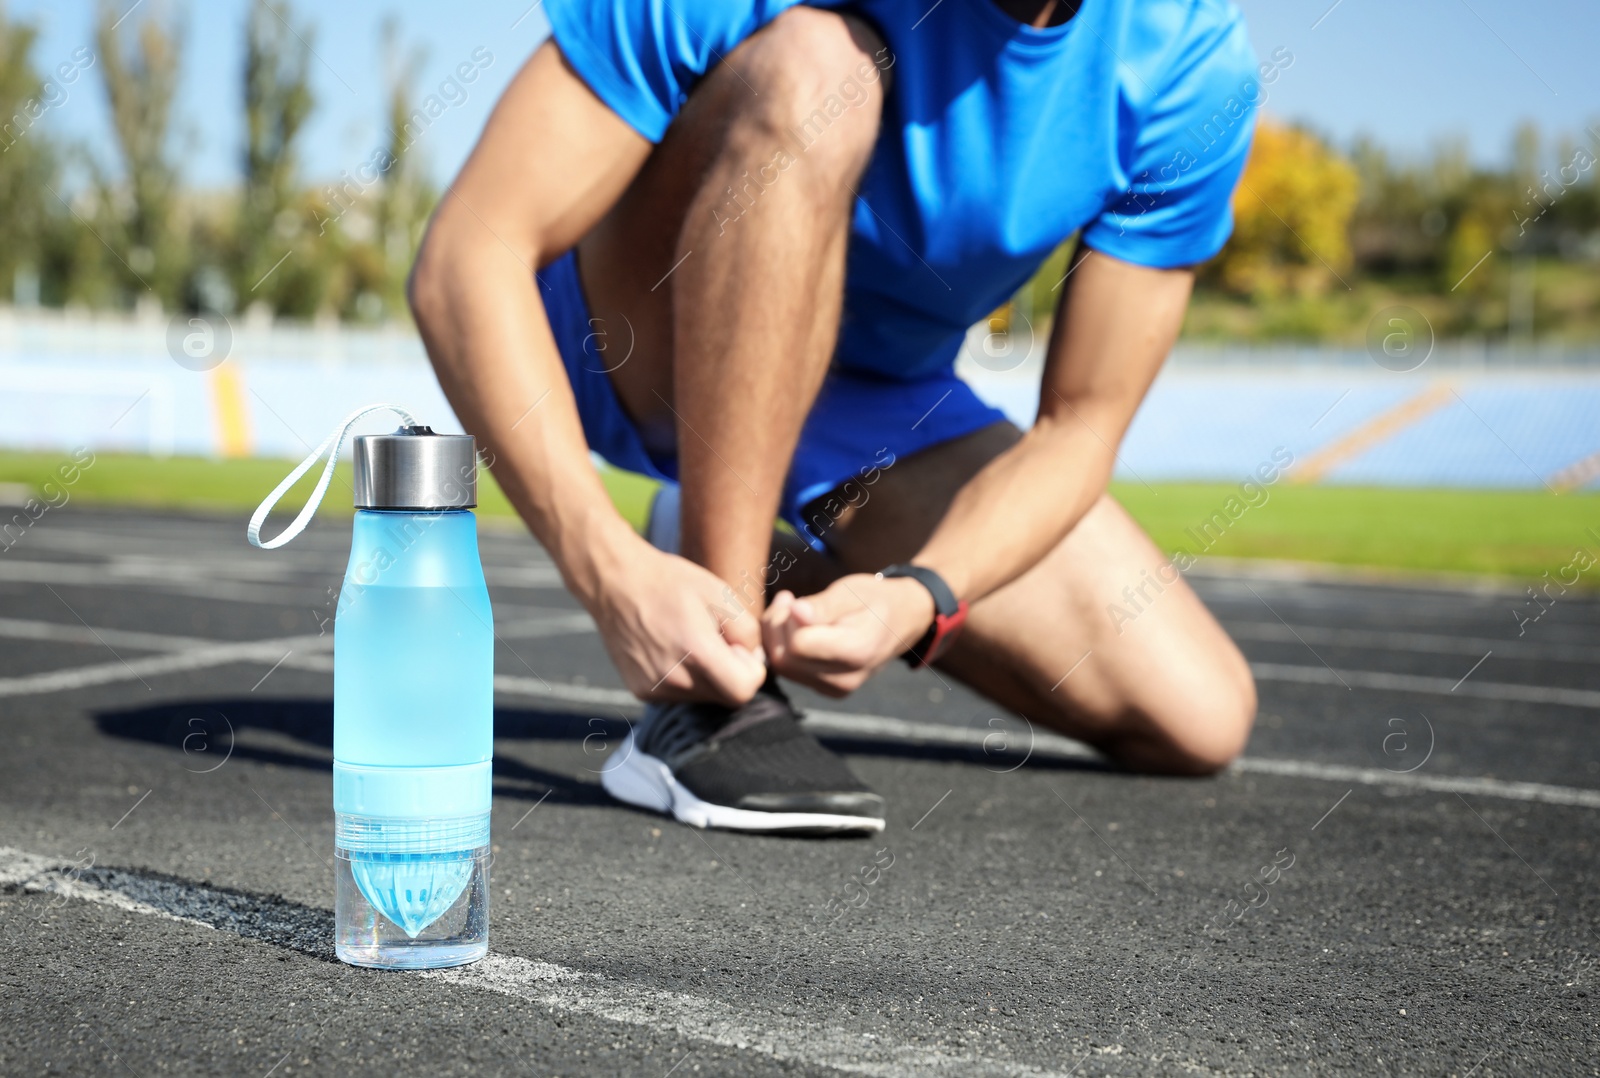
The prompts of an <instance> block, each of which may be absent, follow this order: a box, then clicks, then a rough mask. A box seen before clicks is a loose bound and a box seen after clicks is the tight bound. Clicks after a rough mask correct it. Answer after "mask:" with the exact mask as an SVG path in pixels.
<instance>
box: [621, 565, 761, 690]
mask: <svg viewBox="0 0 1600 1078" xmlns="http://www.w3.org/2000/svg"><path fill="white" fill-rule="evenodd" d="M629 555H630V556H629V557H628V558H627V560H626V562H625V563H621V564H618V565H616V566H614V567H613V569H612V570H611V571H610V572H608V573H607V574H606V575H605V577H604V578H603V580H602V582H601V587H600V591H599V595H598V596H597V597H596V600H595V602H594V603H593V604H592V607H591V612H592V613H593V614H594V616H595V621H596V622H598V623H599V626H600V637H601V639H602V640H603V641H604V642H605V646H606V651H607V652H608V653H609V654H610V655H611V661H612V662H614V663H615V664H616V666H617V669H618V670H619V671H620V672H621V674H622V680H623V682H624V683H625V684H626V685H627V686H628V690H629V691H630V692H632V693H633V694H634V695H635V696H638V697H639V698H640V699H643V700H714V701H717V702H718V703H722V704H727V705H729V706H737V705H739V704H742V703H744V702H746V701H747V700H749V699H750V698H751V697H752V696H754V695H755V694H756V690H757V689H759V688H760V687H761V683H762V682H763V681H764V680H766V675H767V669H766V663H765V661H764V660H763V658H762V655H761V633H760V628H759V627H758V625H757V624H756V619H755V617H754V616H753V615H751V614H750V613H749V612H748V611H746V610H745V609H744V608H743V607H742V606H740V604H739V600H738V598H737V597H736V596H735V595H734V594H733V592H732V590H731V589H730V588H729V587H728V585H727V584H725V583H723V581H722V580H721V579H719V578H718V577H716V576H714V575H713V574H711V573H709V572H707V571H706V570H705V569H702V568H701V567H700V566H698V565H696V564H694V563H693V562H691V561H688V560H686V559H684V558H680V557H678V556H677V555H675V554H664V553H662V552H661V551H659V550H656V549H655V548H654V547H652V546H650V545H649V544H647V543H645V542H644V541H643V540H640V541H639V543H638V546H637V547H636V548H633V549H631V550H630V551H629Z"/></svg>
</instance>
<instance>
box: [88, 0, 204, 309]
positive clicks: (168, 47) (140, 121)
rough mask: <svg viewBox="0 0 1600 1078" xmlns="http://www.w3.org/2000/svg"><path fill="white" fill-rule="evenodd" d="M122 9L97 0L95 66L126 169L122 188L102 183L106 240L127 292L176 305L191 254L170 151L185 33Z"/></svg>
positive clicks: (150, 17)
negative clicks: (178, 229) (179, 215)
mask: <svg viewBox="0 0 1600 1078" xmlns="http://www.w3.org/2000/svg"><path fill="white" fill-rule="evenodd" d="M121 7H122V5H120V4H117V3H114V2H113V0H100V14H99V19H98V23H97V25H96V27H95V47H96V49H97V50H98V52H99V56H100V63H99V65H98V66H99V69H100V76H101V80H102V82H103V83H104V86H105V91H106V100H107V102H108V103H109V105H110V108H111V127H112V132H113V134H114V136H115V138H116V143H117V150H118V152H119V154H120V156H121V164H122V169H123V178H122V183H121V184H120V185H115V186H114V185H112V184H110V183H108V182H106V181H105V180H104V179H103V178H102V180H101V182H100V187H101V192H102V207H101V209H102V216H103V219H104V220H105V223H106V224H107V226H108V231H110V232H112V233H113V234H114V238H113V236H107V237H106V240H107V242H108V243H111V244H112V245H113V247H115V248H119V249H118V250H116V254H117V257H118V260H119V261H120V262H121V264H122V266H123V267H124V269H125V270H126V271H127V274H128V278H127V280H126V284H127V287H128V289H129V290H130V291H131V292H133V293H134V294H135V295H140V294H151V295H153V296H154V297H155V298H156V299H158V300H160V301H161V302H162V303H163V304H164V305H166V306H168V307H171V306H174V305H175V303H176V301H177V298H178V295H179V292H180V288H181V285H182V281H183V279H184V277H185V275H186V270H187V266H186V265H185V256H186V254H187V249H188V245H187V244H186V243H184V242H182V241H181V240H180V238H179V237H178V236H176V235H175V234H174V228H173V225H174V221H173V207H174V203H175V200H176V198H177V193H178V174H177V168H176V166H175V165H174V164H173V162H172V159H171V157H170V155H169V153H168V139H169V134H170V131H171V126H172V101H173V97H174V95H175V94H176V92H177V88H178V68H179V63H180V61H181V59H182V53H183V47H182V27H181V26H179V25H178V24H176V23H170V22H169V23H164V22H163V21H162V20H161V19H160V18H158V17H157V16H156V15H153V14H148V13H147V14H144V15H143V16H141V18H140V19H139V21H137V22H134V21H131V20H130V19H129V17H128V15H127V13H124V12H123V11H122V10H121ZM148 10H149V9H146V11H147V12H148Z"/></svg>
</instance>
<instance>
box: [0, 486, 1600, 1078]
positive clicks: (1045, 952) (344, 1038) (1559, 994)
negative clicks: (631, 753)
mask: <svg viewBox="0 0 1600 1078" xmlns="http://www.w3.org/2000/svg"><path fill="white" fill-rule="evenodd" d="M348 535H349V532H348V524H347V523H345V522H340V521H337V520H327V521H320V522H318V523H317V524H316V525H315V526H314V527H313V528H312V529H311V531H310V532H308V533H307V535H305V536H303V537H302V538H301V539H299V540H297V541H296V542H295V543H294V544H292V545H290V546H289V547H287V548H285V549H283V550H280V551H277V552H272V553H263V552H261V551H256V550H252V549H249V548H248V547H246V545H245V542H244V526H243V522H242V521H241V520H232V519H230V520H217V519H203V518H183V517H175V516H151V515H140V514H127V513H103V512H89V511H78V510H76V509H75V508H74V507H68V508H66V509H63V510H53V511H51V512H50V513H48V514H47V515H46V516H45V517H44V518H43V519H42V520H40V521H39V523H37V524H36V525H34V527H33V528H32V529H31V530H29V531H28V532H27V534H25V535H24V536H23V537H22V538H21V539H20V540H19V541H17V542H16V543H15V545H13V546H12V547H11V548H10V549H9V550H7V551H5V552H4V553H0V730H3V734H4V742H3V744H4V751H3V752H0V955H3V959H0V1016H3V1020H0V1072H3V1073H5V1074H37V1073H75V1074H91V1073H92V1074H107V1075H109V1074H122V1075H133V1076H145V1075H154V1074H167V1073H198V1074H227V1075H262V1076H269V1075H271V1076H279V1075H290V1074H306V1073H317V1074H331V1073H335V1072H337V1073H340V1074H345V1075H356V1074H382V1075H393V1074H422V1073H426V1074H458V1073H459V1074H468V1073H471V1074H479V1073H482V1074H506V1075H602V1074H606V1075H609V1074H627V1075H641V1076H646V1078H665V1076H667V1075H676V1076H678V1078H683V1076H685V1075H691V1074H700V1075H707V1074H740V1075H763V1074H779V1073H782V1074H826V1073H833V1072H840V1071H842V1072H851V1073H866V1074H878V1075H913V1074H952V1075H979V1074H996V1075H1013V1074H1016V1075H1021V1074H1035V1073H1053V1074H1075V1075H1099V1074H1190V1073H1205V1074H1213V1073H1225V1074H1283V1073H1291V1074H1304V1073H1339V1074H1343V1073H1352V1074H1381V1073H1407V1074H1409V1073H1418V1074H1422V1073H1426V1074H1455V1075H1460V1076H1467V1075H1472V1076H1474V1078H1482V1076H1488V1075H1505V1074H1529V1073H1563V1074H1593V1073H1596V1068H1597V1065H1600V1064H1597V1060H1600V1028H1597V1023H1596V1006H1595V1004H1596V996H1595V989H1596V984H1597V981H1600V968H1597V965H1596V955H1597V953H1600V948H1597V944H1600V937H1597V932H1596V925H1595V922H1596V914H1597V912H1600V900H1597V898H1596V895H1595V889H1594V880H1595V843H1596V839H1597V836H1600V831H1597V827H1596V824H1597V822H1600V742H1597V739H1596V738H1595V736H1594V733H1593V731H1594V729H1595V724H1596V722H1597V721H1600V664H1597V661H1596V660H1597V659H1600V631H1597V630H1600V604H1597V603H1595V602H1592V601H1587V602H1586V601H1580V600H1578V599H1575V598H1570V597H1569V598H1563V599H1562V600H1561V601H1559V602H1557V603H1556V604H1555V605H1553V606H1552V607H1550V609H1549V610H1548V612H1547V613H1545V614H1544V615H1543V616H1542V617H1541V618H1540V620H1539V621H1537V622H1534V623H1530V624H1529V625H1527V626H1526V632H1525V633H1524V634H1523V635H1521V636H1518V634H1517V623H1516V621H1515V619H1514V618H1513V616H1512V614H1511V613H1510V608H1511V607H1512V606H1513V605H1514V604H1515V603H1516V601H1517V600H1516V596H1513V595H1510V594H1507V593H1505V592H1499V591H1493V590H1460V589H1458V590H1450V589H1445V588H1439V587H1420V586H1411V587H1401V586H1394V585H1388V586H1380V585H1373V584H1357V583H1332V582H1329V581H1327V580H1308V579H1296V578H1293V577H1292V576H1286V575H1282V574H1279V575H1276V576H1275V575H1273V574H1271V573H1266V572H1260V571H1257V572H1254V573H1253V574H1251V575H1241V574H1239V573H1237V572H1231V571H1227V572H1224V571H1218V570H1214V569H1213V570H1207V569H1204V568H1201V569H1197V570H1196V571H1195V573H1194V575H1193V577H1192V579H1193V580H1194V581H1195V583H1196V584H1197V586H1198V587H1199V589H1200V590H1201V592H1202V594H1203V595H1204V597H1205V599H1206V600H1207V602H1208V603H1210V604H1211V606H1212V607H1213V609H1214V610H1216V611H1217V613H1218V615H1219V616H1220V617H1221V618H1222V620H1223V621H1224V623H1225V624H1226V625H1227V626H1228V627H1229V629H1230V630H1231V631H1233V632H1235V633H1236V634H1237V636H1238V637H1239V639H1240V641H1241V643H1242V645H1243V647H1244V649H1245V651H1246V652H1247V654H1248V655H1249V656H1250V659H1251V661H1252V662H1253V663H1254V664H1255V665H1256V668H1257V672H1258V676H1259V677H1260V679H1261V680H1260V688H1261V698H1262V707H1261V718H1260V720H1259V722H1258V724H1257V728H1256V731H1255V734H1254V737H1253V738H1252V740H1251V743H1250V746H1249V749H1248V752H1247V755H1246V757H1245V759H1244V760H1243V761H1242V762H1241V764H1240V765H1239V767H1237V768H1236V769H1234V770H1232V771H1230V772H1229V773H1227V774H1225V775H1223V776H1221V777H1218V778H1215V779H1209V780H1172V779H1154V778H1143V777H1138V776H1131V775H1127V774H1122V773H1118V772H1116V771H1113V770H1109V769H1107V768H1105V767H1103V766H1102V765H1100V764H1099V763H1098V762H1096V761H1095V760H1094V759H1092V758H1091V757H1089V756H1087V755H1086V754H1084V753H1083V752H1082V751H1081V749H1079V748H1078V747H1076V746H1074V745H1072V744H1070V743H1067V742H1064V741H1062V740H1060V739H1054V738H1050V737H1048V736H1046V735H1044V734H1043V733H1042V732H1036V731H1033V730H1031V728H1030V727H1029V726H1028V725H1026V724H1025V723H1024V722H1023V721H1022V720H1020V719H1018V718H1016V717H1011V716H1002V715H999V714H997V713H996V712H995V711H994V710H993V709H992V708H990V707H988V706H986V705H985V704H984V703H983V701H981V700H980V699H978V698H976V697H974V696H972V695H971V694H969V693H967V692H965V691H963V690H961V689H960V688H959V687H958V686H953V685H951V686H945V685H942V684H941V682H940V680H939V679H938V678H937V677H936V676H934V675H932V674H929V673H922V674H912V673H910V672H908V671H904V670H899V669H896V670H893V671H890V672H888V673H886V674H885V675H883V676H882V677H880V678H878V679H877V680H876V681H874V682H873V683H872V684H870V685H869V686H868V687H867V689H865V690H863V691H862V692H861V693H859V694H857V696H855V697H853V698H852V699H850V700H848V701H844V702H824V701H819V700H813V699H808V700H807V703H808V704H811V705H814V706H815V708H816V714H815V715H814V717H813V719H812V720H810V721H813V722H815V723H816V724H817V725H818V727H819V729H821V730H822V731H823V732H824V733H825V734H826V735H827V737H828V739H829V741H830V743H831V744H833V745H835V746H836V747H837V748H839V749H840V750H841V751H843V752H845V753H846V754H847V755H848V756H849V758H850V760H851V762H852V764H853V766H854V767H855V768H856V769H857V770H858V772H859V773H860V774H861V775H862V776H863V777H864V778H866V779H867V780H868V781H869V782H870V783H871V784H872V785H873V786H875V787H876V788H877V789H878V790H880V791H881V792H883V793H884V794H885V795H886V797H887V798H888V800H889V806H890V808H889V826H888V829H887V830H886V831H885V832H884V834H883V835H881V836H879V837H876V838H873V839H867V840H861V839H853V840H827V841H817V840H799V839H783V838H770V837H752V836H741V835H733V834H727V833H720V832H709V833H702V832H698V831H694V830H691V829H689V828H686V827H682V826H679V825H677V824H675V823H673V822H671V821H669V820H666V819H663V818H659V817H656V816H652V815H650V814H647V813H642V812H639V811H635V810H633V809H630V808H627V807H624V806H621V805H618V804H614V803H612V802H610V801H609V800H608V799H607V798H606V796H605V795H604V794H603V793H602V791H601V789H600V787H599V783H598V777H597V771H598V768H599V766H600V762H601V760H602V759H603V758H604V756H605V753H606V752H607V751H609V749H610V748H611V747H612V746H614V745H615V744H616V743H617V741H618V739H619V736H620V734H621V732H622V731H623V730H624V729H625V726H626V723H627V721H628V720H629V719H630V718H631V717H633V716H635V715H636V714H637V707H636V706H635V705H633V704H631V703H630V702H629V699H628V697H627V696H626V694H625V693H622V692H620V691H619V684H620V683H619V681H618V680H617V678H616V676H615V674H614V673H613V672H612V671H611V670H610V668H609V666H608V664H607V662H606V659H605V657H604V654H603V652H602V649H601V647H600V644H599V641H598V638H597V637H596V635H595V633H594V631H593V627H592V625H591V624H590V623H589V621H588V619H587V617H586V616H585V615H584V614H583V613H582V611H581V610H580V609H579V608H578V606H577V604H576V603H575V602H574V601H573V600H572V599H571V598H570V597H569V596H568V595H567V594H566V593H565V592H564V591H563V590H562V588H561V586H560V583H559V581H558V579H557V577H556V574H555V572H554V571H553V569H552V567H551V566H550V564H549V562H548V560H547V559H546V558H545V557H544V555H543V554H542V553H541V552H540V551H539V549H538V548H537V547H536V546H535V545H534V544H533V542H532V541H531V540H529V539H528V538H527V537H526V536H525V535H521V534H518V533H516V532H512V531H494V532H486V533H485V534H484V537H483V543H482V549H483V555H484V562H485V565H486V568H487V572H488V575H489V579H490V590H491V592H492V594H493V597H494V600H495V608H496V619H497V628H498V633H499V636H500V646H499V647H498V654H497V659H496V663H497V673H498V681H497V690H498V691H497V699H498V704H499V710H498V712H497V715H496V766H495V804H494V825H493V826H494V849H495V863H494V869H493V873H494V882H493V892H492V893H493V913H492V926H493V927H492V941H491V946H492V953H491V957H490V959H489V960H487V961H486V962H484V963H481V964H479V965H477V966H473V967H467V968H464V969H461V970H456V971H449V972H442V973H434V974H427V975H420V974H399V973H378V972H372V971H364V970H357V969H353V968H350V967H347V966H344V965H341V964H339V963H338V962H336V961H334V960H333V958H332V956H331V953H330V933H331V921H332V914H331V905H332V873H331V869H330V860H331V856H332V820H331V807H330V785H331V784H330V781H329V777H330V775H329V767H330V746H331V718H332V716H331V694H332V679H331V673H330V651H329V648H330V645H331V632H330V633H329V634H325V635H319V632H318V625H319V622H318V618H319V614H320V616H324V617H325V616H327V615H328V614H329V613H331V604H330V597H329V593H328V588H329V587H330V586H337V584H338V581H339V579H340V576H341V574H342V570H343V564H344V559H345V554H346V551H347V549H348V541H349V539H348ZM1129 631H1137V625H1136V624H1135V626H1134V627H1133V628H1131V629H1130V630H1129ZM1485 656H1487V657H1485ZM1076 658H1077V657H1076V656H1063V672H1065V671H1066V670H1067V668H1068V667H1069V666H1070V665H1071V663H1072V662H1074V661H1075V660H1076Z"/></svg>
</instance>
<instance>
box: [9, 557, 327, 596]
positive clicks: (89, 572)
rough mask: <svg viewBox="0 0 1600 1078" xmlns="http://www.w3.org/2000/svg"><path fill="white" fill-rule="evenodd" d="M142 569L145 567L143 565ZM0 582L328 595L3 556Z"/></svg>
mask: <svg viewBox="0 0 1600 1078" xmlns="http://www.w3.org/2000/svg"><path fill="white" fill-rule="evenodd" d="M140 568H141V569H142V567H140ZM0 582H4V583H12V584H66V585H68V586H70V587H92V588H142V589H145V590H148V591H160V592H166V593H168V594H171V595H192V596H198V597H200V598H204V599H223V600H228V601H231V602H240V603H258V604H262V605H267V606H302V605H307V604H316V603H319V602H323V601H325V600H326V599H327V597H328V596H327V593H326V592H325V591H319V590H318V589H316V588H311V587H296V586H291V585H288V584H246V583H238V582H236V581H230V580H225V579H220V578H216V577H207V576H203V575H199V574H197V573H196V572H195V571H193V570H191V571H190V572H189V574H188V575H187V576H183V577H179V576H176V575H169V574H166V573H159V574H151V573H145V572H142V571H132V570H130V571H119V570H117V569H116V568H115V567H112V566H105V565H82V564H78V563H71V562H40V561H35V562H23V561H14V562H8V561H4V560H0Z"/></svg>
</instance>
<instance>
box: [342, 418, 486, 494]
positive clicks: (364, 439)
mask: <svg viewBox="0 0 1600 1078" xmlns="http://www.w3.org/2000/svg"><path fill="white" fill-rule="evenodd" d="M355 452H356V508H357V509H412V510H419V511H427V510H436V509H472V508H475V507H476V506H477V504H478V453H477V442H476V441H475V439H474V438H473V437H472V435H470V434H435V433H434V432H433V429H432V428H431V427H401V428H400V429H399V430H397V431H395V432H394V433H393V434H363V435H361V436H360V437H358V438H356V440H355Z"/></svg>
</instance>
